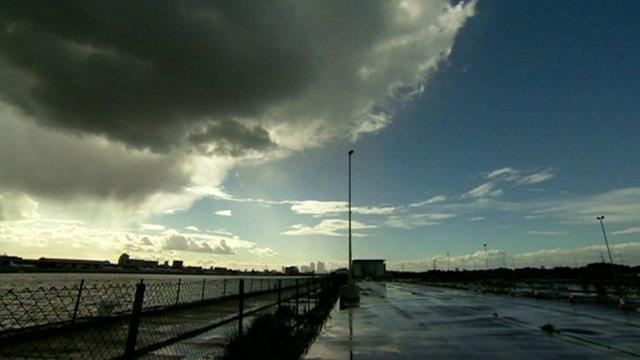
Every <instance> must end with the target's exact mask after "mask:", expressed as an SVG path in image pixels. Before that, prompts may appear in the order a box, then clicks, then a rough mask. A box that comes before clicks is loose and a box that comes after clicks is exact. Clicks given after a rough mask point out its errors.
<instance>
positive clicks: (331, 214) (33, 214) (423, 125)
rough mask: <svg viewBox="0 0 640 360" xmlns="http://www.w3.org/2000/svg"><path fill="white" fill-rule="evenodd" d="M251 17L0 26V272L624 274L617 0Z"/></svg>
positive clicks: (636, 13) (59, 15)
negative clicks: (17, 261)
mask: <svg viewBox="0 0 640 360" xmlns="http://www.w3.org/2000/svg"><path fill="white" fill-rule="evenodd" d="M254 5H255V6H243V5H242V4H237V5H235V6H234V5H231V4H222V3H220V4H212V5H210V6H203V5H201V4H196V3H194V4H190V5H189V6H191V7H192V9H190V10H193V11H178V10H176V9H175V8H173V7H175V6H177V5H176V4H175V3H172V4H165V5H162V6H161V5H158V7H157V8H155V9H153V12H152V11H150V9H148V8H147V7H145V6H144V5H143V4H137V5H134V4H131V8H130V9H129V12H128V14H126V16H124V15H123V14H122V13H121V12H118V11H116V10H114V9H113V8H111V9H104V8H98V7H91V6H88V5H83V4H77V5H76V6H77V7H78V9H75V10H77V11H82V13H83V14H86V15H87V16H89V17H90V18H91V19H92V20H93V22H92V24H94V25H95V24H96V23H99V24H103V25H101V26H94V27H90V28H89V29H87V28H85V27H84V26H85V25H83V24H82V22H77V23H76V22H73V23H67V22H66V19H67V18H68V15H69V14H68V13H66V12H65V11H71V10H70V9H62V8H60V7H58V5H56V4H38V5H37V6H38V7H50V9H49V10H50V11H41V12H33V11H30V10H32V8H33V7H34V6H35V5H34V4H31V3H30V2H28V1H25V2H20V4H12V5H11V6H9V7H7V9H4V10H0V15H2V16H1V17H0V24H1V25H3V26H0V29H1V30H0V73H2V74H3V76H2V77H0V84H1V85H2V86H0V253H7V254H9V255H18V256H22V257H35V256H38V257H39V256H45V255H46V257H62V258H86V259H114V258H117V257H118V256H119V255H120V254H121V253H123V252H126V253H128V254H130V255H131V256H132V257H135V258H144V259H154V260H164V259H174V258H179V259H182V260H184V261H185V263H189V264H193V265H200V266H205V267H209V266H223V267H228V268H234V269H245V268H249V269H251V268H256V269H264V268H268V269H276V270H279V269H281V268H282V267H283V266H288V265H298V266H299V265H303V264H304V265H305V266H307V265H309V264H310V263H311V262H314V263H317V262H318V260H319V259H320V260H321V261H322V262H323V263H325V264H326V267H327V269H332V268H341V267H345V266H346V263H347V260H346V259H347V211H348V210H347V151H348V150H350V149H354V150H355V153H354V155H353V206H354V208H353V232H354V233H353V236H354V237H353V252H354V256H353V257H354V259H362V258H383V259H386V260H387V262H386V263H387V268H388V269H390V270H399V269H400V268H401V267H403V266H404V267H406V269H407V270H415V271H417V270H422V269H424V268H431V267H432V265H433V264H434V263H437V264H443V265H440V267H444V268H446V267H447V264H449V265H448V266H449V267H451V268H455V267H460V268H463V267H464V268H468V269H472V268H474V267H478V266H479V267H480V268H481V267H482V264H484V261H485V257H484V256H485V253H484V252H483V244H485V243H486V244H487V247H488V257H489V260H490V261H491V264H492V266H494V265H495V264H502V263H503V261H506V262H507V264H509V263H510V262H511V263H513V264H515V266H518V267H520V266H556V265H569V266H573V265H574V264H579V265H584V264H586V263H592V262H599V261H600V258H601V253H602V252H605V254H606V249H605V246H604V243H603V239H602V233H601V230H600V224H599V223H598V221H597V220H596V217H597V216H603V215H604V216H605V217H606V218H605V220H604V226H605V227H606V230H607V235H608V236H609V241H610V243H611V250H612V258H613V260H614V262H616V263H619V262H625V264H626V265H638V264H640V182H639V179H640V166H639V165H638V161H637V159H636V158H637V154H640V141H638V139H639V138H640V121H638V118H640V107H639V106H638V102H637V99H638V98H640V80H639V77H638V72H637V60H636V59H638V58H640V40H639V39H638V38H637V36H636V34H637V33H638V32H639V31H640V24H639V23H638V21H637V18H638V17H640V5H639V4H638V3H636V2H615V3H613V2H606V3H600V4H594V3H589V4H587V3H581V2H567V3H564V5H561V6H557V5H556V3H555V2H551V1H549V2H547V1H540V2H519V3H510V2H502V3H500V2H489V1H482V0H479V1H454V2H449V1H438V0H434V1H390V2H369V3H367V6H360V7H358V6H352V5H348V4H336V3H329V2H326V3H311V4H309V3H302V2H293V3H292V4H288V5H286V4H285V3H282V4H281V3H269V4H260V5H257V4H254ZM554 5H556V6H554ZM185 6H186V5H185ZM72 13H73V11H72ZM199 13H201V14H210V15H211V16H212V17H219V18H220V19H224V20H225V23H227V24H235V26H229V27H221V26H217V25H216V23H215V22H214V23H209V22H206V21H203V17H200V16H197V15H194V14H199ZM45 14H49V15H48V16H50V17H49V18H46V19H45V18H43V17H44V16H47V15H45ZM176 14H177V15H176ZM214 15H215V16H214ZM129 17H131V19H135V21H127V19H129ZM314 19H316V20H317V21H315V20H314ZM97 20H100V21H97ZM118 21H122V22H123V24H125V25H126V26H125V25H123V26H122V28H121V29H120V28H114V27H112V26H109V24H114V23H117V22H118ZM136 22H137V24H138V25H134V23H136ZM248 24H250V25H248ZM140 29H146V30H150V32H151V33H154V34H157V36H154V37H152V38H144V37H142V36H143V35H142V34H144V33H145V32H146V30H145V31H140ZM184 29H190V31H185V30H184ZM120 31H124V32H127V33H128V34H140V35H139V36H141V37H140V38H137V37H133V38H128V37H122V36H119V34H120V33H119V32H120ZM165 34H172V35H171V36H169V35H166V36H165ZM345 34H350V35H349V36H345ZM42 38H46V39H49V40H50V41H48V42H47V44H48V45H47V46H46V47H45V46H43V44H42V43H41V41H40V40H38V39H42ZM221 39H224V40H221ZM347 60H348V61H347ZM447 254H449V255H447ZM476 264H477V265H476Z"/></svg>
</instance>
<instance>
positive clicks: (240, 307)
mask: <svg viewBox="0 0 640 360" xmlns="http://www.w3.org/2000/svg"><path fill="white" fill-rule="evenodd" d="M238 294H239V296H238V336H242V321H243V313H244V279H240V288H239V289H238Z"/></svg>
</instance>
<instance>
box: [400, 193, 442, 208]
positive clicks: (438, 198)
mask: <svg viewBox="0 0 640 360" xmlns="http://www.w3.org/2000/svg"><path fill="white" fill-rule="evenodd" d="M444 201H447V197H446V196H445V195H437V196H434V197H432V198H430V199H427V200H425V201H420V202H417V203H413V204H409V207H418V206H424V205H431V204H437V203H441V202H444Z"/></svg>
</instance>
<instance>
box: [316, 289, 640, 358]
mask: <svg viewBox="0 0 640 360" xmlns="http://www.w3.org/2000/svg"><path fill="white" fill-rule="evenodd" d="M359 285H360V287H361V288H362V292H361V300H360V301H361V304H360V307H359V308H352V309H345V310H340V309H339V308H338V307H337V306H336V308H335V309H333V311H332V313H331V316H330V319H329V320H328V321H327V323H326V324H325V326H324V328H323V330H322V332H321V334H320V335H319V337H318V339H317V340H316V342H315V343H314V344H313V346H312V347H311V348H310V350H309V352H308V354H307V356H306V359H350V358H351V359H426V358H458V359H468V358H491V359H495V358H505V359H507V358H508V359H559V358H562V359H567V358H569V359H572V358H575V359H578V358H579V359H585V358H587V359H589V358H594V359H595V358H598V359H601V358H638V357H640V313H638V312H635V311H634V312H624V311H621V310H617V309H610V308H604V307H598V306H595V305H584V304H577V305H571V304H569V303H568V302H563V301H554V300H535V299H529V298H520V297H511V296H508V295H492V294H479V293H474V292H470V291H461V290H450V289H442V288H433V287H428V286H422V285H412V284H400V283H387V284H384V283H373V282H366V283H360V284H359ZM547 323H550V324H552V325H553V326H554V327H555V328H556V329H557V330H558V332H556V333H553V334H549V333H547V332H545V331H542V330H541V329H540V327H541V326H542V325H544V324H547Z"/></svg>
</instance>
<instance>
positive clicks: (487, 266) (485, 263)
mask: <svg viewBox="0 0 640 360" xmlns="http://www.w3.org/2000/svg"><path fill="white" fill-rule="evenodd" d="M482 247H483V248H484V266H485V269H487V270H489V258H488V257H487V244H483V245H482Z"/></svg>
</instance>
